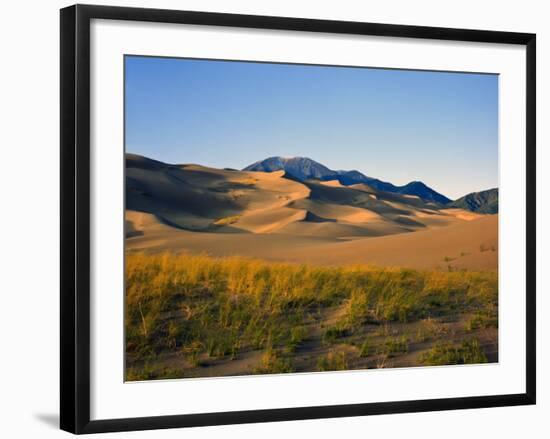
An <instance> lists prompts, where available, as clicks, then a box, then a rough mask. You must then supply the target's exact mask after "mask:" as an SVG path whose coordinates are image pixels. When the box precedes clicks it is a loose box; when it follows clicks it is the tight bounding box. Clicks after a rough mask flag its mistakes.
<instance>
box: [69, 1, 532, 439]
mask: <svg viewBox="0 0 550 439" xmlns="http://www.w3.org/2000/svg"><path fill="white" fill-rule="evenodd" d="M92 19H106V20H133V21H142V22H161V23H182V24H195V25H209V26H230V27H243V28H256V29H277V30H293V31H303V32H325V33H334V34H356V35H374V36H385V37H408V38H422V39H437V40H453V41H466V42H487V43H503V44H515V45H523V46H525V47H526V59H527V62H526V66H525V68H526V75H527V76H526V78H527V81H526V82H527V89H526V97H527V101H526V115H525V118H526V119H525V120H526V133H525V135H526V162H527V181H526V184H527V192H526V203H527V211H526V218H527V228H526V242H527V248H526V254H527V258H526V269H527V271H526V272H527V284H526V292H527V297H526V312H527V314H526V322H527V327H526V335H527V339H526V357H525V364H526V372H527V373H526V376H525V383H526V392H525V393H518V394H508V395H494V396H476V397H460V398H446V399H430V400H416V401H395V402H383V403H367V404H348V405H334V406H317V407H299V408H283V409H269V410H252V411H237V412H224V413H201V414H181V415H173V416H150V417H140V418H128V419H103V420H90V359H91V358H90V213H91V210H90V21H91V20H92ZM60 24H61V64H60V70H61V74H60V77H61V78H60V79H61V83H60V84H61V113H60V122H61V157H60V160H61V224H60V226H61V243H60V245H61V273H60V274H61V303H60V305H61V358H60V360H61V371H60V373H61V375H60V377H61V387H60V393H61V404H60V411H61V413H60V414H61V416H60V424H61V429H63V430H66V431H69V432H72V433H77V434H80V433H99V432H114V431H128V430H145V429H160V428H173V427H193V426H208V425H220V424H240V423H251V422H272V421H288V420H303V419H315V418H326V417H346V416H365V415H375V414H387V413H405V412H426V411H437V410H453V409H471V408H482V407H497V406H514V405H527V404H535V400H536V350H535V344H536V340H535V335H536V334H535V327H536V322H535V279H536V276H535V275H536V273H535V263H536V261H535V257H536V249H535V239H536V237H535V233H536V232H535V209H536V206H535V199H536V192H535V191H536V188H535V181H536V178H535V143H536V125H535V123H536V122H535V119H536V116H535V111H536V104H535V99H536V97H535V94H536V78H535V70H536V54H535V53H536V36H535V34H530V33H515V32H497V31H485V30H466V29H447V28H436V27H424V26H403V25H389V24H377V23H359V22H345V21H328V20H312V19H303V18H288V17H266V16H252V15H234V14H221V13H211V12H188V11H176V10H159V9H142V8H126V7H111V6H89V5H75V6H70V7H67V8H64V9H62V10H61V20H60Z"/></svg>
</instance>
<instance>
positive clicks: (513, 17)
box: [0, 0, 550, 439]
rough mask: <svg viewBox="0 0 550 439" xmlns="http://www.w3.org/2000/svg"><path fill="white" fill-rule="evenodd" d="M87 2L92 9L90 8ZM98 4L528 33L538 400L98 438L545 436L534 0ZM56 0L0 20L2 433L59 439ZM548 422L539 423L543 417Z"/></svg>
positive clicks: (12, 7) (541, 99) (544, 243)
mask: <svg viewBox="0 0 550 439" xmlns="http://www.w3.org/2000/svg"><path fill="white" fill-rule="evenodd" d="M87 3H96V2H94V1H91V0H90V1H88V2H87ZM97 3H100V4H113V5H120V6H143V7H159V8H161V7H162V8H172V9H188V10H206V11H218V12H235V13H247V14H261V15H281V16H297V17H308V18H321V19H339V20H355V21H370V22H381V23H396V24H416V25H428V26H445V27H463V28H477V29H490V30H506V31H516V32H535V33H537V46H538V48H537V51H538V53H537V56H538V60H537V61H538V67H537V76H538V85H537V86H538V92H537V99H538V105H537V111H538V117H537V120H538V121H537V123H538V166H537V167H538V195H537V198H538V205H539V209H538V215H537V216H538V224H539V227H538V247H539V249H538V264H537V265H538V272H539V277H538V317H539V325H538V349H539V365H538V366H539V374H538V391H539V397H538V401H539V403H538V405H537V406H535V407H533V406H530V407H511V408H498V409H484V410H467V411H455V412H439V413H423V414H405V415H387V416H371V417H363V418H345V419H336V420H335V419H326V420H316V421H302V422H283V423H272V424H256V425H241V426H224V427H209V428H200V429H187V430H185V431H182V430H166V431H155V432H136V433H122V434H121V433H118V434H116V435H113V434H110V435H104V436H105V437H107V436H108V437H143V438H153V437H154V438H170V437H181V435H182V434H185V435H186V437H189V438H217V437H220V436H222V435H223V436H225V437H237V436H238V437H240V438H257V437H267V438H271V437H273V438H275V437H281V436H282V437H298V436H300V435H302V436H305V437H308V436H315V437H317V438H325V437H326V438H334V437H344V436H348V437H361V436H371V437H403V436H406V437H408V438H416V437H421V438H423V439H427V438H440V437H445V438H461V439H463V438H464V437H472V438H476V437H503V438H515V437H523V436H528V437H533V438H543V437H548V436H549V435H550V425H549V423H548V415H550V380H548V379H547V377H546V376H545V373H544V369H545V368H548V354H549V345H548V340H549V336H550V334H549V331H550V325H549V324H548V323H547V322H546V321H544V320H543V318H542V317H543V314H544V311H545V310H546V308H547V306H548V300H547V299H546V298H545V292H546V291H547V290H548V288H549V286H550V280H549V279H548V278H544V277H543V276H544V274H545V273H546V272H548V268H550V267H549V266H550V254H549V253H548V251H547V250H546V248H548V247H550V235H549V234H548V232H546V231H545V229H544V226H543V224H544V222H545V221H546V222H548V221H549V217H550V210H549V208H548V207H547V206H546V205H545V204H546V203H545V199H546V198H547V194H548V193H550V177H549V176H548V175H547V176H544V175H543V170H544V169H545V168H549V167H550V154H549V153H548V151H545V149H544V148H543V145H545V144H546V143H547V142H548V136H549V134H548V133H549V128H548V125H546V126H545V124H544V121H547V120H549V118H550V109H549V104H550V88H549V87H548V83H547V79H546V78H548V77H550V50H549V46H550V26H549V22H550V20H549V17H550V14H549V12H550V11H548V10H546V9H547V8H545V3H546V2H543V1H537V0H524V1H522V2H518V1H513V2H511V1H510V2H508V1H504V0H500V1H496V0H495V1H493V0H490V1H489V0H486V1H483V2H482V1H480V0H473V1H472V0H461V1H454V2H444V1H441V0H415V1H410V0H387V1H385V2H381V1H380V2H372V3H367V2H365V1H351V0H339V1H321V0H316V1H306V0H302V1H300V0H294V1H292V0H268V1H264V2H258V1H254V0H232V1H231V2H228V1H224V0H179V1H178V0H158V1H154V2H153V1H151V0H150V1H124V0H116V1H108V0H104V1H101V2H97ZM69 4H70V3H69V2H64V1H58V0H55V1H53V0H52V1H35V0H30V1H25V2H9V3H7V4H3V8H2V14H1V18H0V20H1V25H0V32H1V38H0V53H2V58H1V60H2V65H1V68H0V112H1V113H0V120H1V121H2V123H1V125H0V148H1V150H0V151H1V152H0V206H1V207H2V209H1V211H0V267H1V271H0V342H1V343H0V358H1V359H0V379H1V380H2V382H1V383H0V435H1V436H3V437H9V438H17V437H31V438H32V437H37V438H38V437H40V438H50V437H61V436H64V435H66V433H64V432H60V431H58V429H57V422H58V403H59V397H58V385H59V380H58V357H59V345H58V321H59V311H58V304H59V300H58V285H59V275H58V273H59V262H58V258H59V244H58V241H59V232H58V229H59V227H58V221H59V215H58V212H59V195H58V192H59V177H58V175H59V163H58V161H59V160H58V158H59V149H58V148H59V146H58V145H59V117H58V112H59V85H58V84H59V80H58V77H59V18H58V17H59V13H58V9H59V8H61V7H63V6H66V5H69ZM545 415H546V416H545Z"/></svg>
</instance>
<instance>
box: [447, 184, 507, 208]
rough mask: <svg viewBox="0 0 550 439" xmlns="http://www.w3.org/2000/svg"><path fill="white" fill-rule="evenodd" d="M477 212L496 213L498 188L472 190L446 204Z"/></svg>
mask: <svg viewBox="0 0 550 439" xmlns="http://www.w3.org/2000/svg"><path fill="white" fill-rule="evenodd" d="M448 206H449V207H458V208H461V209H467V210H470V211H472V212H478V213H498V188H494V189H488V190H486V191H481V192H472V193H470V194H468V195H464V196H463V197H461V198H459V199H458V200H455V201H453V202H452V203H449V204H448Z"/></svg>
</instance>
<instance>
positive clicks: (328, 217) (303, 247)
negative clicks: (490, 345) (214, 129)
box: [126, 154, 498, 269]
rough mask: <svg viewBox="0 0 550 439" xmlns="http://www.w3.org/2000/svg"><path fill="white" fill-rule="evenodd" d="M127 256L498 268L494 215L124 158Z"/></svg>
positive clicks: (261, 175) (364, 189) (361, 190)
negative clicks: (167, 253) (178, 254)
mask: <svg viewBox="0 0 550 439" xmlns="http://www.w3.org/2000/svg"><path fill="white" fill-rule="evenodd" d="M126 161H127V169H126V175H127V190H126V200H127V201H126V202H127V212H126V236H127V248H128V249H130V250H137V249H140V250H151V251H162V250H171V251H191V252H207V253H210V254H212V255H234V254H238V255H243V256H250V257H259V258H265V259H272V260H281V261H292V262H308V263H318V264H350V263H374V264H377V265H399V266H406V267H417V268H435V267H439V268H442V269H446V268H448V267H449V266H451V267H456V268H471V269H495V268H496V267H497V251H496V247H497V236H498V216H496V215H493V216H486V215H479V214H475V213H472V212H467V211H464V210H461V209H444V208H442V206H439V205H437V204H435V203H431V202H425V201H423V200H421V199H420V198H418V197H414V196H406V195H400V194H393V193H387V192H378V191H375V190H374V189H372V188H371V187H369V186H367V185H364V184H359V185H353V186H342V185H341V184H339V183H335V182H320V181H315V180H312V181H306V182H298V181H294V180H293V179H290V178H287V177H286V176H285V174H284V172H283V171H278V172H272V173H265V172H243V171H235V170H224V169H213V168H207V167H203V166H198V165H166V164H164V163H161V162H157V161H154V160H150V159H146V158H144V157H139V156H135V155H131V154H128V155H127V158H126Z"/></svg>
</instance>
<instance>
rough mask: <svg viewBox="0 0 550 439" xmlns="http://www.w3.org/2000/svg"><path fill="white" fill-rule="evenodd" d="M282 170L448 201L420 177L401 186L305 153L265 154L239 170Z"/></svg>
mask: <svg viewBox="0 0 550 439" xmlns="http://www.w3.org/2000/svg"><path fill="white" fill-rule="evenodd" d="M279 170H284V171H285V172H286V173H287V174H289V175H290V176H292V177H294V178H296V179H298V180H302V181H303V180H308V179H311V178H314V179H318V180H324V181H330V180H338V181H339V182H340V183H341V184H343V185H344V186H351V185H353V184H359V183H364V184H367V185H369V186H371V187H372V188H374V189H376V190H380V191H384V192H393V193H398V194H403V195H415V196H417V197H419V198H422V199H423V200H426V201H432V202H435V203H438V204H443V205H446V204H448V203H450V202H451V200H450V199H449V198H447V197H446V196H444V195H442V194H440V193H439V192H437V191H435V190H433V189H432V188H430V187H429V186H427V185H426V184H424V183H422V182H421V181H412V182H410V183H407V184H406V185H403V186H395V185H393V184H392V183H388V182H385V181H382V180H379V179H377V178H373V177H368V176H366V175H365V174H363V173H361V172H359V171H357V170H352V171H345V170H340V171H334V170H332V169H329V168H328V167H326V166H324V165H322V164H321V163H318V162H316V161H315V160H312V159H310V158H307V157H292V158H284V157H269V158H267V159H265V160H260V161H258V162H256V163H253V164H251V165H249V166H247V167H246V168H244V169H243V171H262V172H273V171H279Z"/></svg>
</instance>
